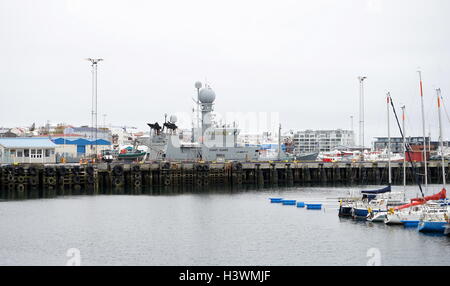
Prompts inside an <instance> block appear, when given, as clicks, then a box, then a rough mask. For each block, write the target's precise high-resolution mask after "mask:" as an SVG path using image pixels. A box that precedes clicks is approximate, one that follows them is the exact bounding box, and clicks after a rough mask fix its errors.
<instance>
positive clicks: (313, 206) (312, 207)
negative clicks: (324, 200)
mask: <svg viewBox="0 0 450 286" xmlns="http://www.w3.org/2000/svg"><path fill="white" fill-rule="evenodd" d="M306 209H309V210H320V209H322V204H306Z"/></svg>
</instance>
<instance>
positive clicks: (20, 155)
mask: <svg viewBox="0 0 450 286" xmlns="http://www.w3.org/2000/svg"><path fill="white" fill-rule="evenodd" d="M17 157H20V158H22V157H23V150H17Z"/></svg>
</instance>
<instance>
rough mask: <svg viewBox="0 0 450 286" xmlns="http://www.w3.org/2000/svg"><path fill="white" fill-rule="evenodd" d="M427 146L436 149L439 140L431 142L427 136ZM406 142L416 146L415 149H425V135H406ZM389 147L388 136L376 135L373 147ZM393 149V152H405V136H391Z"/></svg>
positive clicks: (377, 148) (380, 149) (376, 149)
mask: <svg viewBox="0 0 450 286" xmlns="http://www.w3.org/2000/svg"><path fill="white" fill-rule="evenodd" d="M425 141H426V144H425V145H426V148H427V149H431V151H433V150H436V148H437V146H438V145H439V142H433V141H431V142H430V137H425ZM406 142H407V143H409V145H411V146H414V149H416V150H417V149H422V150H423V137H406ZM387 147H388V138H387V137H375V141H374V142H373V149H374V150H375V151H382V150H384V149H386V148H387ZM391 151H392V152H393V153H403V138H402V137H391Z"/></svg>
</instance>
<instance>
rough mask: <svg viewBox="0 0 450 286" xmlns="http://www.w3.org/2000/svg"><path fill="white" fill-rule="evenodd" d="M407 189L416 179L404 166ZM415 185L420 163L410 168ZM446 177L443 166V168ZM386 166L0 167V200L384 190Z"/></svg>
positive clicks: (395, 166)
mask: <svg viewBox="0 0 450 286" xmlns="http://www.w3.org/2000/svg"><path fill="white" fill-rule="evenodd" d="M405 167H406V174H407V176H406V179H407V180H406V181H407V184H415V183H416V181H415V180H416V179H415V176H414V174H413V172H412V171H413V170H412V167H411V164H410V163H407V164H406V166H405ZM415 167H416V170H417V171H418V173H420V174H419V179H420V182H421V183H422V182H423V181H424V168H423V165H422V163H420V162H419V163H415ZM444 167H445V174H446V177H447V178H448V170H449V162H445V163H444ZM427 169H428V172H427V173H428V183H430V184H439V183H440V182H441V181H442V175H441V174H442V165H441V162H440V161H439V162H438V161H431V162H429V163H428V168H427ZM391 170H392V183H393V184H394V185H395V184H397V185H401V184H402V183H403V163H397V162H394V163H391ZM387 183H388V163H387V162H352V163H350V162H349V163H344V162H339V163H331V162H330V163H328V162H327V163H325V162H229V163H215V162H203V163H198V162H195V163H193V162H187V163H186V162H183V163H180V162H164V161H162V162H153V163H120V162H119V163H110V164H107V163H98V164H20V165H5V166H1V167H0V199H4V200H9V199H31V198H51V197H56V196H61V195H77V194H141V193H145V192H147V191H148V190H153V189H154V190H159V192H161V193H164V192H170V189H171V188H184V187H188V188H191V189H192V190H202V189H205V188H206V187H207V188H211V187H212V186H222V187H230V186H231V187H241V186H257V187H264V186H294V185H306V186H322V185H332V184H334V185H384V184H387Z"/></svg>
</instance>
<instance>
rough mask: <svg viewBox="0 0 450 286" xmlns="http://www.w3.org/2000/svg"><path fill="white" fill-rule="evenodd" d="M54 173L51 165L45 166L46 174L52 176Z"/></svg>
mask: <svg viewBox="0 0 450 286" xmlns="http://www.w3.org/2000/svg"><path fill="white" fill-rule="evenodd" d="M55 173H56V171H55V168H52V167H47V168H45V174H46V175H47V176H54V175H55Z"/></svg>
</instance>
